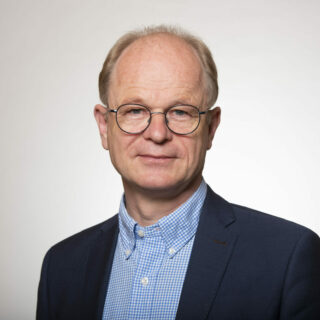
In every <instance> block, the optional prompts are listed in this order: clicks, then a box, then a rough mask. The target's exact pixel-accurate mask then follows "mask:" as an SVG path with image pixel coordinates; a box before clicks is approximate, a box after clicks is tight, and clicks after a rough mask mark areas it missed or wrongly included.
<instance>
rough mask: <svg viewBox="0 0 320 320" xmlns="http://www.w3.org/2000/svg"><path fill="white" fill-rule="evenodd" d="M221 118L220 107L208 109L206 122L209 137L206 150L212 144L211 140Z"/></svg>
mask: <svg viewBox="0 0 320 320" xmlns="http://www.w3.org/2000/svg"><path fill="white" fill-rule="evenodd" d="M220 119H221V109H220V107H215V108H214V109H213V110H209V111H208V122H209V139H208V146H207V150H209V149H210V148H211V146H212V141H213V138H214V135H215V133H216V130H217V128H218V126H219V124H220Z"/></svg>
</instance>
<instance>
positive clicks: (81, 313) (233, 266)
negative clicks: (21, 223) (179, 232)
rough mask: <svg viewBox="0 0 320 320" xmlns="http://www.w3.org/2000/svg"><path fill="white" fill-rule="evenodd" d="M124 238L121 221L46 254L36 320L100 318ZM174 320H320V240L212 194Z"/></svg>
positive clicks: (290, 224)
mask: <svg viewBox="0 0 320 320" xmlns="http://www.w3.org/2000/svg"><path fill="white" fill-rule="evenodd" d="M118 232H119V230H118V217H117V215H116V216H114V217H112V218H111V219H109V220H107V221H105V222H103V223H101V224H98V225H96V226H94V227H91V228H89V229H87V230H84V231H82V232H80V233H78V234H76V235H74V236H72V237H70V238H68V239H66V240H64V241H62V242H60V243H58V244H56V245H55V246H53V247H52V248H51V249H50V250H49V251H48V253H47V254H46V256H45V259H44V262H43V266H42V272H41V279H40V284H39V290H38V305H37V319H38V320H44V319H45V320H49V319H68V320H70V319H71V320H72V319H77V320H81V319H88V320H92V319H101V318H102V313H103V307H104V301H105V297H106V292H107V288H108V280H109V275H110V271H111V267H112V260H113V255H114V251H115V246H116V242H117V237H118ZM168 294H170V293H168ZM176 319H183V320H187V319H193V320H201V319H215V320H227V319H230V320H238V319H239V320H240V319H243V320H271V319H272V320H274V319H281V320H282V319H290V320H297V319H303V320H313V319H314V320H319V319H320V239H319V237H318V236H317V235H316V234H315V233H314V232H312V231H311V230H309V229H307V228H305V227H302V226H300V225H297V224H295V223H293V222H289V221H286V220H284V219H280V218H277V217H274V216H271V215H267V214H265V213H261V212H258V211H254V210H252V209H248V208H245V207H241V206H238V205H234V204H230V203H228V202H227V201H225V200H224V199H222V198H221V197H220V196H218V195H217V194H215V193H214V192H213V191H212V190H211V189H210V188H208V192H207V197H206V199H205V202H204V205H203V208H202V212H201V216H200V221H199V226H198V229H197V232H196V235H195V241H194V245H193V249H192V253H191V257H190V261H189V265H188V269H187V273H186V278H185V281H184V285H183V288H182V292H181V297H180V302H179V306H178V311H177V316H176Z"/></svg>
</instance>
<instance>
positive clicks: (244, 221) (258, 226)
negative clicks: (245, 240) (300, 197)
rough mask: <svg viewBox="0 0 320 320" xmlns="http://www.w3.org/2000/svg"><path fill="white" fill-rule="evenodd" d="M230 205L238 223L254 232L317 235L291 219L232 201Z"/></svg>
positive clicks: (293, 235)
mask: <svg viewBox="0 0 320 320" xmlns="http://www.w3.org/2000/svg"><path fill="white" fill-rule="evenodd" d="M230 205H231V207H232V209H233V212H234V214H235V217H236V220H237V221H238V222H239V224H240V225H246V226H247V227H248V228H250V227H252V228H250V229H252V230H255V231H256V232H259V233H262V234H264V233H267V234H270V235H277V234H279V235H286V236H292V237H297V238H300V237H302V236H305V235H308V234H309V235H310V236H313V237H316V238H317V237H318V235H317V234H316V233H315V232H314V231H312V230H311V229H309V228H307V227H305V226H303V225H300V224H298V223H295V222H293V221H289V220H286V219H284V218H280V217H277V216H274V215H271V214H269V213H265V212H262V211H258V210H255V209H251V208H248V207H245V206H242V205H238V204H234V203H230ZM253 227H254V228H253Z"/></svg>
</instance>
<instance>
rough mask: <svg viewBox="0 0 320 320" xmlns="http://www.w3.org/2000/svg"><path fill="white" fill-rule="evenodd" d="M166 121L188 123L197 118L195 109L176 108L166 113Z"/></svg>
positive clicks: (188, 107)
mask: <svg viewBox="0 0 320 320" xmlns="http://www.w3.org/2000/svg"><path fill="white" fill-rule="evenodd" d="M167 116H168V120H171V121H189V120H191V119H192V118H194V117H195V116H197V109H196V108H194V107H191V106H176V107H173V108H172V109H170V110H169V111H168V114H167Z"/></svg>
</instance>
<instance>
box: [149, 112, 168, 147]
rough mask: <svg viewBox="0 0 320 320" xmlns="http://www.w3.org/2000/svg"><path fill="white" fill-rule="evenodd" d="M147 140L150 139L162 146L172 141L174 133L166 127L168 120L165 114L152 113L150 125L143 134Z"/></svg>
mask: <svg viewBox="0 0 320 320" xmlns="http://www.w3.org/2000/svg"><path fill="white" fill-rule="evenodd" d="M143 136H144V138H145V139H150V140H152V141H154V142H155V143H158V144H161V143H164V142H165V141H168V140H171V139H172V132H171V131H170V130H169V129H168V127H167V125H166V119H165V116H164V113H163V112H152V113H151V118H150V124H149V126H148V128H147V129H146V130H145V131H144V132H143Z"/></svg>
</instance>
